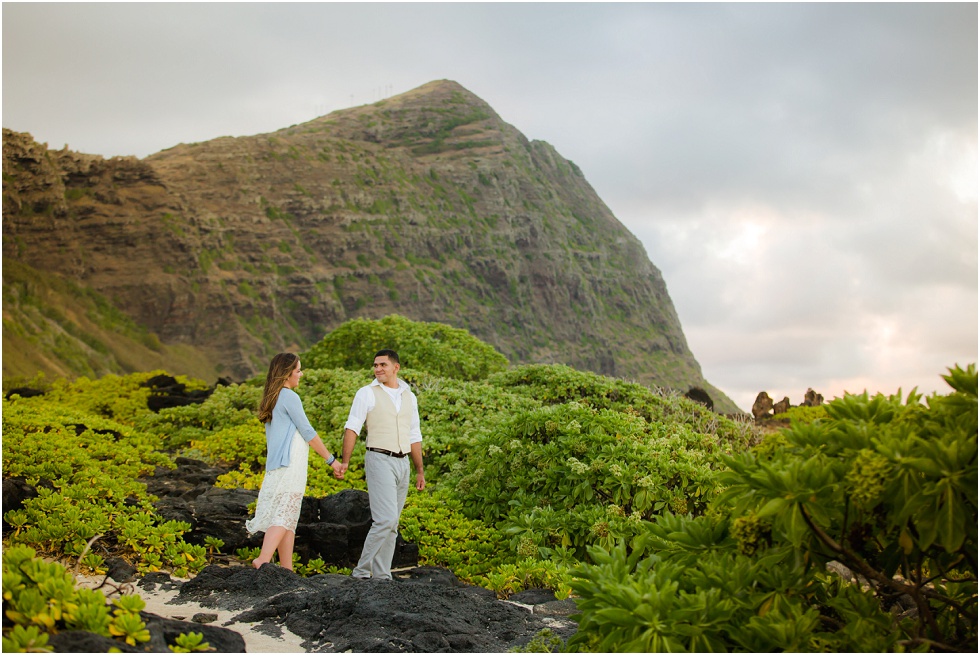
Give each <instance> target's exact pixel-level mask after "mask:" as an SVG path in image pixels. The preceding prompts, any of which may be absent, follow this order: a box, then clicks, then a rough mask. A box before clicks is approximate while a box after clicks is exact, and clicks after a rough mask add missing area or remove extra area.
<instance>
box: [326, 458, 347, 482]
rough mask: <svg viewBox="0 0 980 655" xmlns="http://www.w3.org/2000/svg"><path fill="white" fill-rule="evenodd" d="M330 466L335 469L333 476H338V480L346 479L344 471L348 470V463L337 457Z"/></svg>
mask: <svg viewBox="0 0 980 655" xmlns="http://www.w3.org/2000/svg"><path fill="white" fill-rule="evenodd" d="M330 468H332V469H333V477H335V478H337V479H338V480H343V479H344V473H346V472H347V465H346V464H343V463H341V461H340V460H339V459H335V460H334V461H333V464H331V465H330Z"/></svg>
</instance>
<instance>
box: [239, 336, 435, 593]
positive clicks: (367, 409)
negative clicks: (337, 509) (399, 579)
mask: <svg viewBox="0 0 980 655" xmlns="http://www.w3.org/2000/svg"><path fill="white" fill-rule="evenodd" d="M400 368H401V367H400V364H399V362H398V354H397V353H396V352H395V351H394V350H387V349H386V350H380V351H378V353H377V354H376V355H375V356H374V380H373V381H372V382H371V384H369V385H367V386H364V387H361V388H360V389H358V390H357V393H356V394H355V395H354V401H353V402H352V403H351V409H350V415H349V416H348V417H347V423H346V424H345V425H344V440H343V452H342V455H341V457H340V458H339V459H338V458H337V457H335V456H334V455H332V454H330V452H329V451H328V450H327V447H326V446H325V445H324V444H323V440H322V439H320V437H319V436H318V435H317V433H316V430H314V429H313V426H312V425H310V422H309V420H308V419H307V418H306V412H305V411H303V403H302V401H301V400H300V397H299V394H297V393H296V388H297V387H298V386H299V382H300V378H302V377H303V371H302V369H301V368H300V361H299V357H298V356H297V355H295V354H293V353H279V354H278V355H276V356H275V357H273V358H272V362H271V363H270V364H269V373H268V375H267V376H266V380H265V390H264V391H263V393H262V400H261V402H260V403H259V421H261V422H262V423H263V424H265V440H266V447H267V453H266V464H265V477H264V478H263V479H262V487H261V489H260V490H259V499H258V505H257V506H256V508H255V518H253V519H251V520H249V521H247V522H246V523H245V527H246V528H247V529H248V531H249V533H250V534H251V533H255V532H265V537H264V538H263V540H262V551H261V553H260V554H259V556H258V557H257V558H255V559H254V560H253V561H252V566H254V567H255V568H259V567H260V566H262V565H263V564H266V563H268V562H270V561H271V560H272V554H273V553H274V552H276V551H278V552H279V563H280V565H281V566H284V567H286V568H288V569H292V566H293V544H294V542H295V539H296V524H297V522H298V521H299V513H300V508H301V507H302V504H303V496H304V495H305V492H306V469H307V461H308V457H309V451H310V449H311V448H312V449H313V450H314V451H316V453H317V454H318V455H320V456H321V457H323V458H324V459H325V460H326V461H327V464H328V465H330V467H331V468H333V474H334V477H335V478H337V479H338V480H342V479H343V478H344V475H345V473H346V472H347V468H348V467H349V466H350V459H351V454H352V453H353V452H354V445H355V443H356V442H357V437H358V435H359V434H360V432H361V428H362V427H363V426H364V425H365V424H366V425H367V451H366V452H365V455H364V477H365V479H366V481H367V487H368V496H369V500H370V505H371V519H372V524H371V529H370V531H369V532H368V535H367V538H366V539H365V540H364V549H363V550H362V551H361V558H360V560H359V561H358V563H357V566H356V567H355V568H354V570H353V572H352V573H351V575H352V576H353V577H355V578H377V579H391V560H392V557H393V555H394V553H395V539H396V538H397V536H398V519H399V517H400V516H401V512H402V508H403V507H404V506H405V498H406V497H407V495H408V485H409V476H410V475H411V472H410V470H409V463H408V460H409V458H411V461H412V464H413V465H414V468H415V488H416V489H418V490H419V491H421V490H423V489H425V475H424V474H423V470H422V430H421V427H420V421H419V408H418V400H417V399H416V397H415V394H414V393H412V390H411V388H410V387H409V386H408V384H406V383H405V382H404V381H403V380H400V379H398V371H399V369H400Z"/></svg>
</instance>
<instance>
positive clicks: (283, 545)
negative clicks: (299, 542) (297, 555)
mask: <svg viewBox="0 0 980 655" xmlns="http://www.w3.org/2000/svg"><path fill="white" fill-rule="evenodd" d="M295 543H296V533H295V532H293V531H292V530H286V534H284V535H283V536H282V540H280V541H279V566H281V567H283V568H285V569H289V570H290V571H292V570H293V544H295Z"/></svg>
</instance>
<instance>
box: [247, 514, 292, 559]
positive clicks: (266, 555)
mask: <svg viewBox="0 0 980 655" xmlns="http://www.w3.org/2000/svg"><path fill="white" fill-rule="evenodd" d="M287 533H288V534H292V533H291V532H289V531H288V530H286V528H284V527H282V526H281V525H273V526H271V527H270V528H269V529H268V530H266V531H265V536H264V537H262V552H261V553H259V556H258V557H256V558H255V559H253V560H252V566H254V567H255V568H260V567H261V566H262V565H263V564H267V563H268V562H271V561H272V553H274V552H276V549H277V548H279V547H280V544H281V543H282V540H283V538H284V537H285V535H286V534H287ZM292 550H293V540H292V539H290V542H289V551H290V558H292ZM281 557H282V555H281V554H280V558H281ZM289 565H290V567H292V565H293V560H292V559H290V560H289Z"/></svg>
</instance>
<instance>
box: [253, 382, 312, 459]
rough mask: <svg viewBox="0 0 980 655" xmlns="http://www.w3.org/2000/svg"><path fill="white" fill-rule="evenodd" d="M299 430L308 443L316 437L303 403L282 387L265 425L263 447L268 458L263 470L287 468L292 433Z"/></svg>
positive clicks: (295, 395) (289, 390) (294, 393)
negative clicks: (270, 418)
mask: <svg viewBox="0 0 980 655" xmlns="http://www.w3.org/2000/svg"><path fill="white" fill-rule="evenodd" d="M294 430H299V433H300V436H302V437H303V440H304V441H306V443H309V442H310V441H312V440H313V438H314V437H315V436H316V430H314V429H313V426H312V425H310V421H309V420H308V419H307V418H306V412H304V411H303V401H302V400H300V398H299V394H298V393H296V392H295V391H293V390H292V389H289V388H288V387H283V388H282V391H280V392H279V400H277V401H276V406H275V408H273V410H272V420H271V421H269V422H268V423H266V424H265V445H266V449H267V452H268V456H267V457H266V460H265V470H266V471H274V470H275V469H277V468H280V467H282V466H289V444H291V443H292V441H293V431H294Z"/></svg>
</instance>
